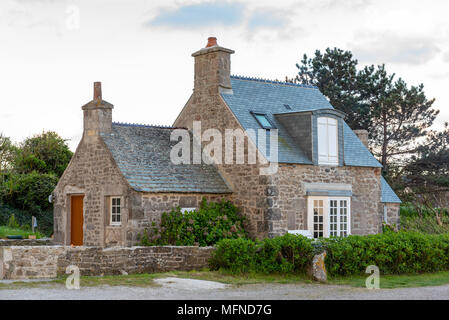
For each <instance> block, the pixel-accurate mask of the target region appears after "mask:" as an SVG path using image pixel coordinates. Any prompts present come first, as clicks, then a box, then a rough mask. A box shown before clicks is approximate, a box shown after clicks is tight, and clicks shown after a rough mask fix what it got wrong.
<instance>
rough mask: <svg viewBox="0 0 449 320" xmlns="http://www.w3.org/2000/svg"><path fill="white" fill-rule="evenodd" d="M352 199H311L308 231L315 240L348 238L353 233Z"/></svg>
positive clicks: (309, 201)
mask: <svg viewBox="0 0 449 320" xmlns="http://www.w3.org/2000/svg"><path fill="white" fill-rule="evenodd" d="M350 201H351V200H350V198H347V197H344V198H339V197H309V199H308V230H309V231H310V232H311V233H312V236H313V238H315V239H318V238H323V237H324V238H329V237H347V236H348V235H349V234H350V232H351V209H350V204H351V202H350Z"/></svg>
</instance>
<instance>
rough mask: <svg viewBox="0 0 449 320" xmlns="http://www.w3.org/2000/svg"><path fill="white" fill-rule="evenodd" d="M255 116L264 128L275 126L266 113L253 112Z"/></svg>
mask: <svg viewBox="0 0 449 320" xmlns="http://www.w3.org/2000/svg"><path fill="white" fill-rule="evenodd" d="M251 113H252V115H253V116H254V118H256V120H257V122H258V123H259V125H260V126H261V127H262V128H264V129H268V130H269V129H274V126H273V125H272V124H271V122H270V120H268V117H267V115H266V114H264V113H257V112H251Z"/></svg>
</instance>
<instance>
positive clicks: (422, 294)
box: [0, 278, 449, 300]
mask: <svg viewBox="0 0 449 320" xmlns="http://www.w3.org/2000/svg"><path fill="white" fill-rule="evenodd" d="M155 282H156V283H157V284H158V285H159V286H152V287H123V286H114V287H111V286H101V287H81V289H80V290H67V289H66V288H65V286H63V285H59V284H58V285H55V284H43V285H41V286H39V287H37V288H21V289H0V299H1V300H4V299H25V300H27V299H58V300H59V299H75V300H76V299H91V300H96V299H106V300H114V299H120V300H123V299H138V300H147V299H149V300H151V299H175V300H177V299H183V300H196V299H197V300H241V299H248V300H266V299H274V300H288V299H293V300H309V299H312V300H327V299H330V300H341V299H349V300H366V299H375V300H390V299H432V300H449V285H444V286H438V287H421V288H404V289H381V290H368V289H364V288H353V287H348V286H334V285H315V284H255V285H243V286H231V285H224V284H221V283H218V282H212V281H203V280H191V279H180V278H163V279H157V280H155ZM81 285H82V284H81Z"/></svg>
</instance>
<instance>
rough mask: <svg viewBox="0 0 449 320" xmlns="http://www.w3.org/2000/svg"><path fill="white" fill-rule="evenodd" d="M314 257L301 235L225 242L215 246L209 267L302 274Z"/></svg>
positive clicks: (307, 241) (234, 271) (309, 241)
mask: <svg viewBox="0 0 449 320" xmlns="http://www.w3.org/2000/svg"><path fill="white" fill-rule="evenodd" d="M313 253H314V247H313V245H312V240H309V239H307V238H306V237H303V236H300V235H291V234H287V235H285V236H282V237H277V238H273V239H264V240H263V241H257V242H254V241H252V240H248V239H236V240H229V239H226V240H222V241H220V242H219V243H218V244H217V250H216V251H215V252H214V253H213V255H212V258H211V260H210V267H211V269H212V270H219V269H223V270H228V271H230V272H232V273H247V272H261V273H305V272H306V270H307V267H308V266H309V264H310V262H311V261H312V258H313Z"/></svg>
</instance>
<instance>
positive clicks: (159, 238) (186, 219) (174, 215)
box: [140, 199, 247, 246]
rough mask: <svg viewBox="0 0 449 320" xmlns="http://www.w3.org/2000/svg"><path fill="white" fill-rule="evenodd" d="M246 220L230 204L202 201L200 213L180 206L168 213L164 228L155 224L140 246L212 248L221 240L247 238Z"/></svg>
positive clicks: (144, 236) (143, 237)
mask: <svg viewBox="0 0 449 320" xmlns="http://www.w3.org/2000/svg"><path fill="white" fill-rule="evenodd" d="M244 222H245V219H244V217H243V216H241V215H240V214H239V212H238V209H237V207H236V206H234V205H233V204H232V203H231V202H229V201H224V200H223V201H221V202H218V203H216V202H207V201H206V200H205V199H203V201H202V202H201V205H200V208H199V209H198V210H196V211H191V212H185V213H182V212H181V209H180V208H179V207H178V208H176V209H173V210H172V211H170V212H168V213H167V212H164V213H163V214H162V217H161V223H160V226H159V227H157V226H156V225H155V224H153V227H152V228H151V229H150V230H146V231H145V232H144V233H143V235H141V237H140V244H141V245H144V246H152V245H176V246H193V245H199V246H210V245H213V244H215V243H217V242H218V241H219V240H221V239H236V238H242V237H243V238H245V237H247V233H246V232H245V230H244V226H243V225H244Z"/></svg>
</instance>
